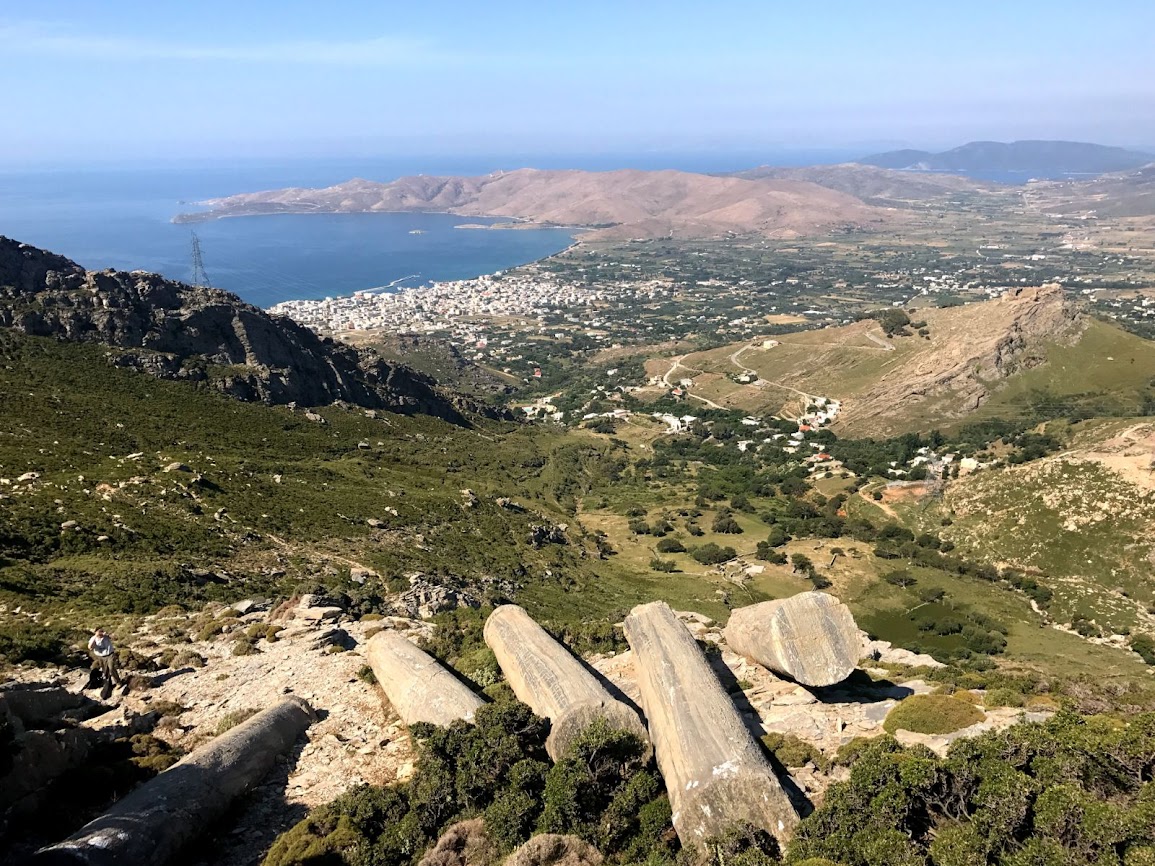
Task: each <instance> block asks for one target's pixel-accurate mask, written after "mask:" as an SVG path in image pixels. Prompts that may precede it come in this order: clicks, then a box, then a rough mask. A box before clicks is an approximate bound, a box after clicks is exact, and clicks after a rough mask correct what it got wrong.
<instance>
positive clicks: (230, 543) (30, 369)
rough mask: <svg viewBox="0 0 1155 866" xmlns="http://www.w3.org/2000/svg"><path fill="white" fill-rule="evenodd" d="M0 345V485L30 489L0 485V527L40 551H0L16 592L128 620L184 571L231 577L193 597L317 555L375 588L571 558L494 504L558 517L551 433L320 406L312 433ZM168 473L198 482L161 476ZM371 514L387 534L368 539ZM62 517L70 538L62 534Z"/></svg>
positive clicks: (69, 358) (56, 347)
mask: <svg viewBox="0 0 1155 866" xmlns="http://www.w3.org/2000/svg"><path fill="white" fill-rule="evenodd" d="M0 339H2V340H3V342H0V404H2V405H3V406H4V407H5V409H4V414H3V417H2V419H0V477H4V478H8V479H9V480H10V481H12V482H15V480H16V479H17V478H18V477H19V476H20V475H22V474H23V473H25V472H37V473H39V475H40V477H39V479H37V480H36V481H34V482H32V483H31V484H16V483H13V484H9V485H5V486H0V493H2V494H3V496H4V498H3V499H2V500H0V516H2V517H3V518H4V521H5V522H4V523H3V524H0V526H7V527H11V528H12V530H13V531H14V534H16V535H18V536H19V537H20V538H21V539H32V540H33V542H34V543H35V544H36V545H37V549H36V550H34V551H32V555H31V556H30V557H28V558H29V559H30V560H31V561H30V562H25V556H24V555H21V554H22V553H23V554H26V553H27V551H20V550H18V549H17V550H15V551H14V552H10V554H9V557H10V559H12V560H13V562H12V563H9V566H8V568H6V569H4V570H3V571H2V572H0V578H2V579H3V581H4V586H5V587H6V588H8V589H10V590H11V589H20V588H24V589H26V590H28V591H29V592H31V593H33V595H35V596H39V597H41V598H42V599H43V600H49V599H52V598H55V599H57V600H60V599H75V600H78V601H80V602H82V603H87V604H91V605H94V606H97V607H101V606H109V605H111V606H122V605H124V604H125V603H127V602H130V601H132V598H131V597H132V595H133V588H134V587H135V586H138V585H139V584H140V582H142V581H145V582H147V581H149V580H152V581H153V582H157V581H158V580H159V584H160V585H159V586H158V590H159V591H161V592H164V593H169V594H172V593H180V592H182V591H184V590H187V592H188V594H189V595H190V596H196V595H198V594H203V593H201V592H200V591H199V590H198V591H196V592H194V590H193V588H192V587H190V586H187V585H186V584H187V579H186V578H182V577H181V574H180V572H179V569H177V568H176V565H177V564H178V563H190V564H192V565H194V566H196V567H198V568H209V569H221V568H224V569H228V570H230V571H231V572H233V573H234V577H235V579H236V580H235V581H234V584H233V585H231V586H223V587H213V586H210V587H208V588H207V589H205V590H204V591H205V592H208V593H209V594H212V593H214V592H216V593H218V594H228V593H232V594H240V593H243V592H245V591H246V587H245V586H244V585H236V584H237V583H241V584H243V583H244V582H245V581H247V582H248V583H250V584H252V585H253V586H255V587H257V588H258V589H261V590H263V591H271V590H273V589H276V588H277V587H275V586H273V585H272V583H273V582H271V581H270V580H268V579H263V578H262V572H263V571H269V570H275V569H280V570H284V571H286V572H288V577H290V578H295V579H296V580H298V581H299V580H302V579H306V578H309V577H311V576H312V575H313V573H314V572H315V571H317V570H318V567H319V566H318V562H319V559H318V557H320V559H327V560H330V561H331V564H335V565H336V566H337V567H338V568H339V569H342V568H343V569H344V570H345V571H346V572H347V566H348V560H355V561H356V562H358V563H361V564H364V565H367V566H369V567H371V568H375V569H377V570H379V571H380V572H381V573H382V574H383V575H398V574H401V573H402V572H403V571H404V570H405V569H410V568H417V569H422V570H439V569H440V570H444V571H451V572H453V573H457V574H462V573H466V574H469V575H470V576H471V577H475V578H476V577H479V576H482V575H486V574H492V575H495V576H498V577H506V578H509V577H518V576H521V575H523V574H525V575H533V576H539V575H540V574H541V573H543V571H544V569H545V568H548V567H550V565H551V564H562V563H568V562H569V561H570V560H574V561H575V562H576V561H577V556H578V551H577V550H576V549H570V548H564V549H563V548H562V547H560V546H557V545H551V546H547V547H545V548H543V549H542V550H540V551H537V550H533V549H532V548H531V547H530V546H529V545H528V543H527V541H526V539H527V537H528V524H529V523H531V522H532V521H533V520H534V519H535V515H533V514H532V513H530V512H526V513H521V512H516V511H509V510H506V509H501V508H499V507H497V506H496V505H495V504H493V502H492V499H493V497H496V496H501V495H507V496H520V497H525V498H527V499H528V501H527V502H526V505H527V506H529V507H531V508H533V509H537V510H541V511H543V512H545V514H546V515H547V516H549V517H550V519H553V518H557V519H564V516H563V515H562V514H561V513H560V512H559V511H558V510H557V506H556V504H554V503H552V502H551V501H550V500H549V497H548V495H547V493H546V491H545V487H544V485H543V484H542V483H541V482H540V480H539V476H540V470H541V467H542V466H543V465H545V464H546V463H547V462H548V459H549V449H550V448H551V446H552V445H553V444H554V442H555V439H556V437H555V436H552V435H551V434H549V433H546V432H543V431H533V432H532V433H531V432H530V431H526V430H508V431H507V430H503V429H500V428H497V427H494V428H492V429H488V428H487V429H485V430H462V429H457V428H453V427H451V426H449V425H447V424H444V423H442V422H438V421H434V420H431V419H428V418H412V419H411V418H404V417H400V416H383V417H382V418H381V419H377V420H375V419H372V418H368V417H366V416H365V415H363V414H362V413H359V412H348V411H342V410H339V409H332V410H325V411H324V413H323V414H324V415H325V416H326V418H327V421H328V423H326V424H324V425H321V424H317V423H314V422H310V421H308V420H306V419H305V418H304V415H303V413H301V412H296V413H294V412H291V411H289V410H288V409H286V408H271V407H266V406H262V405H251V404H243V403H238V402H236V401H232V400H228V399H226V398H223V397H220V396H218V395H215V394H212V393H207V392H200V391H196V390H194V389H192V388H191V387H189V386H187V385H185V384H182V383H173V382H160V381H156V380H154V379H152V378H150V377H147V376H143V375H138V374H134V373H130V372H127V371H123V370H116V369H113V368H111V367H109V366H108V365H107V364H106V363H105V362H104V361H103V359H102V357H101V354H100V350H99V349H94V348H92V347H84V346H75V345H64V344H57V343H53V342H49V341H42V340H35V339H20V340H16V339H14V338H12V337H11V336H5V337H3V338H0ZM362 442H364V443H367V444H368V447H367V448H360V447H359V444H360V443H362ZM129 455H140V456H137V457H130V456H129ZM172 462H181V463H184V464H186V465H187V466H188V467H189V468H190V469H191V470H192V472H191V473H189V472H171V473H166V472H164V471H163V467H165V466H166V465H168V464H169V463H172ZM198 476H199V480H197V478H198ZM278 477H279V482H278ZM102 485H103V486H102ZM467 487H468V488H472V489H473V490H474V491H475V492H476V493H477V495H478V496H479V497H480V498H481V502H480V504H479V505H478V506H477V507H475V508H471V509H467V508H465V507H464V506H463V504H462V503H463V498H462V496H461V494H460V492H459V491H460V490H461V489H462V488H467ZM102 494H103V495H102ZM57 500H59V503H57ZM222 508H223V509H225V511H224V512H221V513H220V516H219V519H218V517H217V514H218V510H219V509H222ZM391 510H396V512H397V514H396V515H394V514H392V513H391ZM371 518H375V519H377V520H381V521H383V522H384V524H385V529H384V530H381V531H373V530H371V529H370V527H369V526H368V525H367V523H366V521H367V520H368V519H371ZM536 519H537V521H538V522H541V518H540V517H537V518H536ZM73 520H75V521H77V523H78V524H79V529H78V530H76V531H67V532H62V531H61V528H60V524H62V523H65V522H66V521H73ZM102 535H103V536H108V540H107V541H104V542H100V541H97V539H98V538H99V537H100V536H102ZM2 564H3V561H2V560H0V565H2ZM577 568H578V570H579V571H580V570H581V568H582V566H581V565H580V563H579V564H578V565H577ZM158 569H159V570H160V571H162V572H163V573H164V575H165V576H164V577H163V579H159V578H155V575H154V572H156V571H157V570H158ZM281 588H283V586H282V587H281ZM171 600H178V599H171ZM142 605H144V606H147V605H146V604H144V602H142Z"/></svg>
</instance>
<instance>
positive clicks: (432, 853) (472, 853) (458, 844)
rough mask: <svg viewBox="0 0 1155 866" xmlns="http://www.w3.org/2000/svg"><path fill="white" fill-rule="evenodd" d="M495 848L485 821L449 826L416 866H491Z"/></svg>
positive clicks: (474, 820)
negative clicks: (486, 829) (486, 830)
mask: <svg viewBox="0 0 1155 866" xmlns="http://www.w3.org/2000/svg"><path fill="white" fill-rule="evenodd" d="M494 848H495V846H494V844H493V842H492V840H490V838H489V836H488V834H487V833H486V832H485V821H484V820H483V819H481V818H470V819H469V820H468V821H458V822H457V823H456V824H451V825H449V827H448V828H446V830H445V832H444V833H442V834H441V837H440V838H439V839H438V840H437V844H436V845H434V846H433V847H432V848H430V849H429V850H428V851H427V852H425V856H423V857H422V858H421V859H420V860H419V861H418V862H417V866H491V864H492V863H493V861H494Z"/></svg>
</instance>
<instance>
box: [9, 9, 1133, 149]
mask: <svg viewBox="0 0 1155 866" xmlns="http://www.w3.org/2000/svg"><path fill="white" fill-rule="evenodd" d="M0 58H2V62H0V85H2V86H3V92H4V100H3V103H4V104H3V110H2V111H0V159H3V160H12V159H29V158H44V159H56V158H62V157H67V158H74V157H86V158H104V157H107V158H111V159H116V158H124V157H131V158H135V157H172V156H185V155H195V156H217V155H222V156H233V155H237V156H241V155H248V156H258V155H277V156H296V155H329V154H337V155H366V154H380V153H383V152H396V153H412V152H421V151H428V152H434V153H446V154H449V153H460V152H465V151H483V152H490V153H496V152H511V151H518V152H539V153H540V152H550V151H562V152H571V153H572V152H583V151H629V150H638V149H650V148H665V149H671V150H696V149H712V148H733V149H740V150H748V149H750V148H752V147H753V148H757V147H767V148H774V147H789V148H806V147H813V146H832V147H840V146H850V147H852V148H853V147H856V146H859V145H862V146H864V147H866V148H868V149H869V148H871V147H873V146H875V145H879V146H882V145H886V144H890V143H895V144H897V143H904V142H908V143H912V144H915V145H928V146H939V145H942V146H951V145H955V144H960V143H962V142H964V141H967V140H971V139H976V138H994V139H1004V140H1009V139H1014V138H1073V139H1080V140H1089V141H1100V142H1104V143H1111V144H1123V145H1155V60H1153V58H1155V2H1151V0H1143V2H1138V0H1137V2H1121V0H1099V2H1095V3H1087V2H1072V0H1050V2H1033V0H1014V2H1008V0H1004V2H997V3H996V2H973V0H972V2H966V3H951V4H943V3H937V2H931V0H926V2H922V3H913V2H886V0H873V2H860V0H854V2H849V0H847V2H827V3H815V2H806V0H796V2H791V3H783V2H776V0H760V2H726V0H717V2H712V3H706V2H693V3H691V2H678V0H666V2H660V3H659V2H647V3H642V2H630V0H617V2H601V0H584V2H580V3H566V4H561V3H555V2H548V0H546V2H543V0H532V2H521V0H489V2H480V0H472V2H436V0H407V2H398V0H197V2H188V0H184V2H162V0H3V2H0Z"/></svg>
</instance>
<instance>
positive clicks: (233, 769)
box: [31, 697, 315, 866]
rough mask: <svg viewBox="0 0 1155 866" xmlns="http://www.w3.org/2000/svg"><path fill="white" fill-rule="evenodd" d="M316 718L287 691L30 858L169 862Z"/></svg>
mask: <svg viewBox="0 0 1155 866" xmlns="http://www.w3.org/2000/svg"><path fill="white" fill-rule="evenodd" d="M314 718H315V716H314V715H313V710H312V708H311V707H310V706H309V705H308V704H307V703H306V702H305V701H303V700H301V699H300V698H297V697H290V698H286V699H285V700H283V701H281V703H279V704H277V705H276V706H274V707H270V708H269V709H267V710H264V711H263V712H260V713H257V714H256V715H255V716H253V717H252V718H251V719H248V720H247V721H245V722H242V723H241V724H239V725H237V726H236V727H235V728H233V729H232V730H231V731H228V732H227V733H224V734H221V735H220V736H219V737H217V738H216V739H214V740H213V741H212V742H210V743H207V744H205V745H204V746H201V747H200V748H199V749H196V750H195V751H194V752H193V753H192V754H190V755H188V756H187V757H186V758H184V759H183V760H181V761H180V762H179V763H177V764H174V765H173V766H172V767H170V768H169V769H167V770H165V771H164V772H163V773H161V774H160V775H158V776H157V777H156V778H154V779H152V780H151V781H148V782H146V783H145V784H143V785H141V786H140V787H139V788H137V789H136V790H135V791H133V792H132V793H131V794H129V795H128V796H127V797H125V798H124V799H122V800H120V801H118V802H117V803H116V805H114V806H113V807H112V808H111V809H109V810H108V811H107V812H105V813H104V814H103V815H101V816H100V817H99V818H97V819H95V820H94V821H90V822H89V823H88V824H86V825H85V826H84V827H82V828H81V829H80V830H78V831H77V832H76V833H73V834H72V835H71V836H69V837H68V838H67V839H65V840H64V841H63V842H60V843H58V844H56V845H52V846H50V847H48V848H44V849H42V850H40V851H38V852H37V853H36V854H35V855H34V856H33V858H32V861H31V862H32V863H34V864H36V866H42V864H84V866H117V864H123V863H164V862H166V861H167V860H168V859H169V858H171V857H172V856H173V855H174V854H175V853H176V852H177V851H178V850H179V849H180V848H181V847H182V846H184V845H185V844H187V843H188V842H189V841H190V840H192V839H193V838H194V837H195V836H197V835H198V834H200V833H201V832H203V831H204V830H206V829H207V828H208V827H209V826H210V825H211V824H212V822H213V821H215V820H217V819H218V818H220V817H221V816H222V815H223V814H224V813H225V812H226V810H227V809H228V807H229V805H230V804H231V803H232V802H233V800H235V799H236V798H237V797H239V796H240V795H241V794H243V793H245V792H246V791H248V790H249V789H250V788H252V787H253V786H254V785H256V784H257V783H258V782H260V781H261V779H263V778H264V777H265V776H266V775H267V774H268V772H269V770H270V769H271V768H272V766H273V764H274V763H275V762H276V759H277V758H278V757H279V756H280V755H282V754H284V753H285V752H287V751H288V750H289V748H290V747H291V746H292V745H293V743H294V742H296V740H297V738H298V737H299V736H300V735H301V734H302V733H303V732H304V731H305V729H306V728H308V727H309V725H310V724H311V723H312V721H313V720H314Z"/></svg>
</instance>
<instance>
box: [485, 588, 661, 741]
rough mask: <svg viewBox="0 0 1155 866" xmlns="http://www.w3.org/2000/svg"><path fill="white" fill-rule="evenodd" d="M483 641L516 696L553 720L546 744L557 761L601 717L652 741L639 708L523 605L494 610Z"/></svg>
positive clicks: (616, 726) (608, 722)
mask: <svg viewBox="0 0 1155 866" xmlns="http://www.w3.org/2000/svg"><path fill="white" fill-rule="evenodd" d="M485 642H486V643H487V644H488V645H489V648H490V649H491V650H493V654H494V656H496V657H497V663H498V664H499V665H501V670H502V673H504V674H505V679H506V682H508V683H509V686H510V688H512V689H513V693H514V694H515V695H517V699H518V700H519V701H521V702H522V703H523V704H526V705H527V706H528V707H530V709H532V710H533V711H534V712H535V713H537V714H538V715H539V716H542V717H543V718H547V719H549V720H550V733H549V739H547V740H546V744H545V748H546V751H547V752H549V755H550V757H551V758H553V759H554V760H555V761H556V760H559V759H560V758H561V757H562V756H563V755H564V754H565V753H566V750H567V749H568V748H569V745H570V743H572V742H573V741H574V740H575V739H576V738H577V737H578V736H580V735H581V733H582V732H583V731H584V730H585V729H586V728H588V727H589V726H590V725H591V724H593V723H594V722H596V721H598V720H601V721H603V722H605V723H607V724H608V725H609V726H610V727H611V728H617V729H619V730H623V731H628V732H629V733H631V734H634V735H635V736H637V737H638V739H640V740H641V741H642V742H643V743H646V744H647V745H648V743H649V737H648V736H647V734H646V728H645V726H644V725H643V724H642V720H641V719H640V718H639V717H638V714H637V712H635V711H634V709H633V708H632V707H630V706H628V705H626V704H625V703H623V702H622V701H620V700H618V699H617V698H615V697H614V696H613V695H611V694H610V693H609V691H607V689H606V687H605V686H604V685H602V683H601V682H599V681H598V679H597V678H596V677H595V676H594V675H593V674H592V673H590V670H589V669H588V668H587V667H586V666H585V665H584V664H582V662H581V661H579V660H578V659H577V658H575V657H574V656H573V654H572V653H570V651H569V650H568V649H566V648H565V647H564V646H562V645H561V644H560V643H558V642H557V641H556V640H554V639H553V638H552V637H550V635H549V634H548V633H547V632H546V630H545V629H543V628H542V627H541V626H540V625H538V624H537V623H536V622H534V620H533V619H532V618H531V617H530V615H529V614H528V613H526V612H525V610H524V609H523V608H520V607H518V606H517V605H516V604H503V605H501V606H500V607H497V608H496V609H494V611H493V613H491V614H490V615H489V619H487V620H486V622H485ZM647 759H648V758H647Z"/></svg>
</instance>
